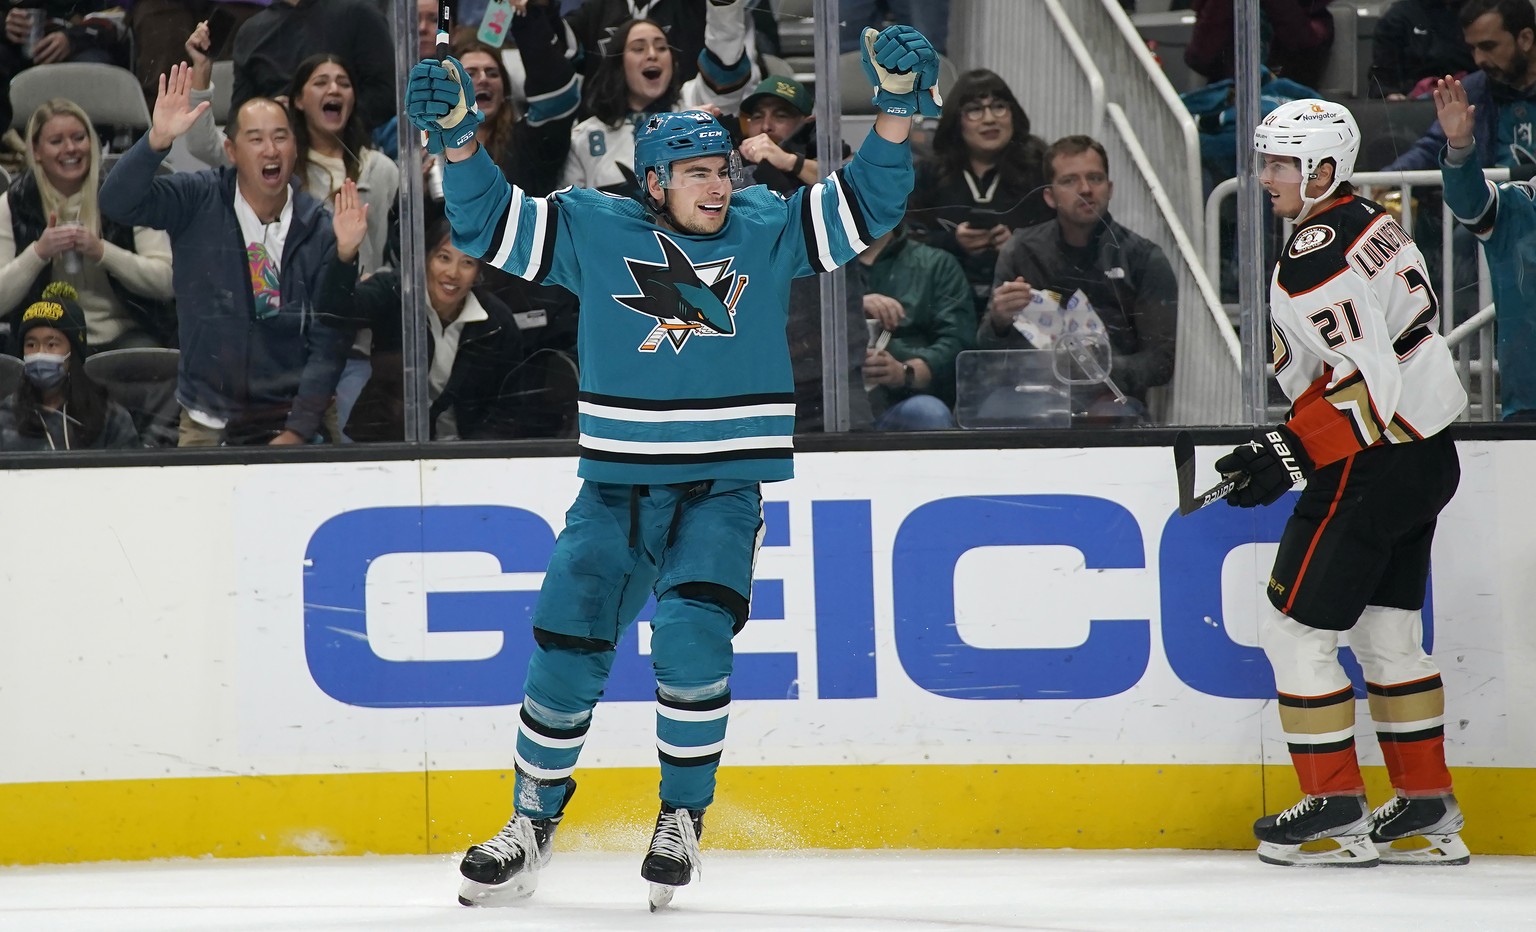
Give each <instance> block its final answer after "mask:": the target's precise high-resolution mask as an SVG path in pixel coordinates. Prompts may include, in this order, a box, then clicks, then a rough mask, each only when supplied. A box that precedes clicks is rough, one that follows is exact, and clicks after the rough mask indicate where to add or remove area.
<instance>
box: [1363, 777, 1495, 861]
mask: <svg viewBox="0 0 1536 932" xmlns="http://www.w3.org/2000/svg"><path fill="white" fill-rule="evenodd" d="M1465 821H1466V820H1465V819H1463V818H1462V815H1461V806H1459V805H1457V803H1456V797H1455V796H1452V795H1451V794H1449V793H1447V794H1446V795H1444V796H1393V797H1392V798H1391V799H1390V800H1388V801H1387V802H1386V804H1385V805H1383V806H1382V807H1381V808H1380V809H1377V810H1376V811H1375V812H1373V813H1371V841H1372V842H1374V843H1375V844H1376V852H1377V854H1379V855H1380V856H1381V859H1382V860H1383V861H1385V862H1386V863H1388V864H1441V865H1452V864H1466V863H1468V862H1469V861H1471V860H1472V852H1470V851H1468V850H1467V844H1466V842H1464V841H1462V840H1461V836H1460V835H1458V834H1456V833H1457V832H1459V831H1461V826H1462V824H1463V823H1464V822H1465ZM1419 839H1423V842H1422V843H1421V842H1420V841H1419ZM1395 843H1402V844H1401V846H1399V845H1398V844H1395Z"/></svg>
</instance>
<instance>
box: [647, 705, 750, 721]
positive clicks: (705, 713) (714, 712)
mask: <svg viewBox="0 0 1536 932" xmlns="http://www.w3.org/2000/svg"><path fill="white" fill-rule="evenodd" d="M656 714H657V715H660V716H661V717H662V718H666V719H671V720H672V721H674V722H713V721H715V720H717V719H722V718H726V717H727V716H729V715H730V714H731V705H730V703H726V704H725V705H723V706H721V707H720V708H718V709H674V708H672V707H671V706H667V705H662V704H661V703H659V702H658V703H656Z"/></svg>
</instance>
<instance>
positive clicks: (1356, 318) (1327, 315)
mask: <svg viewBox="0 0 1536 932" xmlns="http://www.w3.org/2000/svg"><path fill="white" fill-rule="evenodd" d="M1340 312H1343V315H1344V326H1345V327H1346V328H1347V329H1348V330H1349V336H1348V337H1347V338H1346V337H1345V336H1343V335H1342V334H1340V333H1339V313H1340ZM1307 319H1308V320H1310V321H1312V326H1314V327H1316V328H1317V332H1318V333H1319V334H1320V335H1321V336H1322V338H1323V342H1324V343H1327V344H1328V347H1329V349H1337V348H1338V347H1340V346H1343V345H1344V342H1345V340H1346V339H1349V340H1358V339H1360V315H1359V314H1357V313H1356V312H1355V302H1353V301H1347V300H1346V301H1340V302H1339V303H1338V304H1335V305H1333V306H1331V307H1325V308H1323V309H1322V310H1320V311H1316V312H1314V313H1313V314H1312V315H1311V316H1310V317H1308V318H1307Z"/></svg>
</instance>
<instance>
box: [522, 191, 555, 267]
mask: <svg viewBox="0 0 1536 932" xmlns="http://www.w3.org/2000/svg"><path fill="white" fill-rule="evenodd" d="M532 200H533V238H532V240H531V241H530V242H529V243H528V264H527V265H526V266H524V267H523V270H522V271H521V272H518V273H517V274H518V276H519V277H521V278H527V277H529V276H530V275H532V274H533V273H534V272H536V271H544V270H545V261H544V260H545V255H544V254H545V251H546V250H545V247H546V245H547V244H546V242H545V239H546V237H545V233H546V231H547V229H548V227H549V202H548V201H546V200H544V198H542V197H536V198H533V199H532Z"/></svg>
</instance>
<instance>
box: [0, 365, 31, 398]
mask: <svg viewBox="0 0 1536 932" xmlns="http://www.w3.org/2000/svg"><path fill="white" fill-rule="evenodd" d="M24 371H25V370H24V369H23V367H22V365H21V360H19V359H17V358H16V357H15V356H7V355H0V398H9V397H11V395H12V394H14V393H15V391H16V386H18V385H20V384H21V379H22V374H23V372H24Z"/></svg>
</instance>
